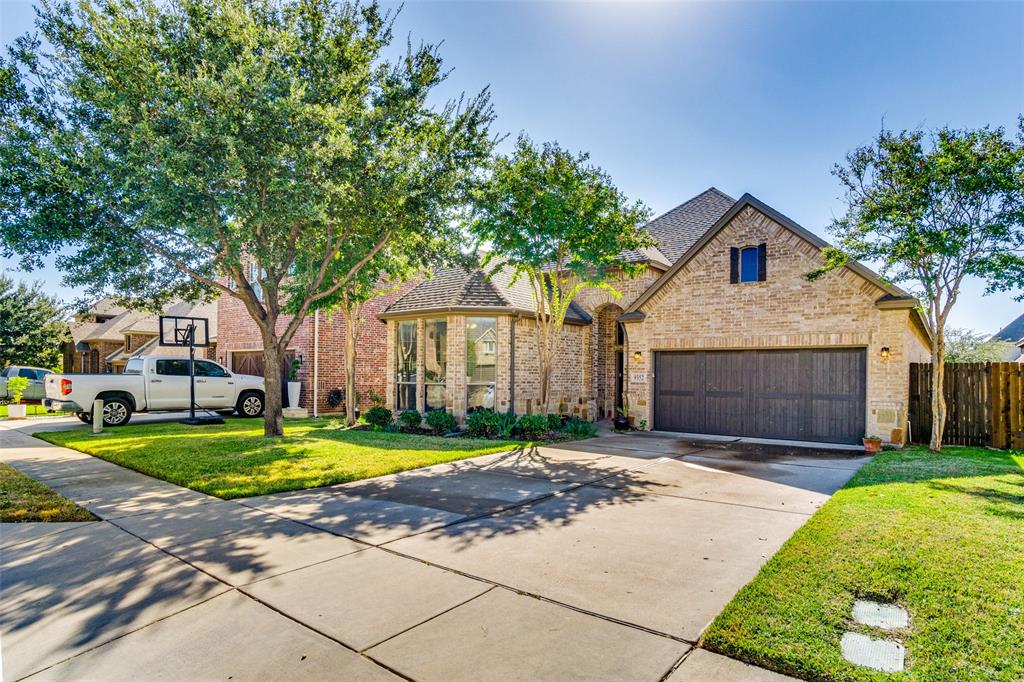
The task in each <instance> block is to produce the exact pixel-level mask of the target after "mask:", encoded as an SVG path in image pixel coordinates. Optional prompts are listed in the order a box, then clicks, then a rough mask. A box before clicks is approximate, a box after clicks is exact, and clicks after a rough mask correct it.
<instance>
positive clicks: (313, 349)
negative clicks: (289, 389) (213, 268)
mask: <svg viewBox="0 0 1024 682" xmlns="http://www.w3.org/2000/svg"><path fill="white" fill-rule="evenodd" d="M415 284H416V282H409V283H406V284H404V285H401V286H398V287H396V288H394V289H393V290H390V291H389V292H388V293H387V294H386V295H384V296H380V297H378V298H375V299H373V300H371V301H369V302H367V303H366V304H365V305H364V306H363V312H362V318H363V323H362V324H361V325H360V330H359V338H358V339H357V340H356V358H357V363H358V365H359V372H358V373H357V376H356V392H357V393H358V394H359V403H358V406H359V408H360V409H363V410H365V409H367V408H368V407H370V406H371V405H372V404H373V400H374V399H375V398H383V396H384V392H385V389H386V379H385V374H384V372H385V361H386V356H385V345H384V344H385V334H386V329H385V325H384V324H382V323H381V322H380V320H378V319H377V315H378V313H380V312H381V311H382V310H384V308H386V307H387V306H389V305H391V303H393V302H394V301H395V300H396V299H398V298H399V297H401V296H402V295H404V294H405V293H406V292H407V291H409V289H411V288H412V287H413V286H415ZM217 309H218V322H219V326H218V338H217V349H218V350H217V357H216V359H217V361H218V362H220V363H221V364H223V365H225V366H226V367H228V368H229V369H230V370H232V371H234V372H238V373H242V374H255V375H258V376H262V375H263V341H262V339H261V338H260V331H259V327H257V326H256V322H255V321H253V319H252V317H251V316H250V315H249V312H248V311H247V310H246V309H245V305H244V304H243V303H242V302H241V301H240V300H238V299H237V298H235V297H233V296H226V295H222V296H221V297H220V298H219V299H218V300H217ZM290 320H291V318H290V317H288V316H285V315H282V316H281V317H280V318H279V319H278V321H277V328H278V331H279V332H283V331H284V329H285V327H286V326H287V325H288V323H289V321H290ZM293 358H295V359H298V360H299V361H300V362H301V363H302V365H301V367H300V369H299V372H298V380H299V381H300V382H301V383H302V392H301V396H300V399H299V406H300V407H305V408H306V409H308V410H310V411H311V412H313V413H315V414H321V413H330V412H339V411H341V409H342V407H343V406H342V405H330V404H329V403H328V399H329V396H330V394H331V391H333V390H335V389H338V390H340V391H342V393H343V392H344V389H345V316H344V315H343V314H342V313H340V312H335V313H332V314H328V313H326V312H322V311H321V312H318V313H314V314H310V315H307V316H306V318H305V319H304V320H303V321H302V324H300V325H299V328H298V330H296V332H295V335H294V336H293V337H292V340H291V343H289V344H288V348H287V351H286V352H285V362H284V363H283V365H284V366H283V367H282V375H283V376H284V377H286V376H287V372H288V369H287V366H288V363H289V362H290V361H291V360H292V359H293ZM314 377H315V379H314ZM314 395H315V396H316V406H315V409H314V405H313V400H314ZM285 405H287V396H285Z"/></svg>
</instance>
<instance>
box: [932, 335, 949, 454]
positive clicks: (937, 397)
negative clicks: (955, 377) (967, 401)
mask: <svg viewBox="0 0 1024 682" xmlns="http://www.w3.org/2000/svg"><path fill="white" fill-rule="evenodd" d="M945 374H946V339H945V337H944V335H943V329H942V327H941V326H939V328H938V329H937V330H936V333H935V344H934V345H933V346H932V440H931V444H930V445H929V448H930V449H931V451H932V452H942V433H943V431H945V428H946V394H945V393H944V392H943V384H944V377H945Z"/></svg>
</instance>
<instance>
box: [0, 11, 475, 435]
mask: <svg viewBox="0 0 1024 682" xmlns="http://www.w3.org/2000/svg"><path fill="white" fill-rule="evenodd" d="M392 22H393V17H392V16H391V15H389V14H387V13H384V12H382V11H381V10H380V9H379V7H378V6H377V4H376V3H370V4H366V5H355V4H350V3H339V2H335V1H334V0H175V1H174V2H163V1H161V0H94V1H92V2H90V1H89V0H82V2H80V3H79V5H78V7H77V9H72V8H71V6H70V5H69V4H66V3H63V2H60V3H58V2H48V1H44V2H43V3H42V5H41V7H40V9H39V12H38V19H37V28H38V34H33V35H28V36H25V37H23V38H20V39H19V40H18V41H16V43H15V44H14V46H13V47H12V48H11V50H10V52H9V56H8V58H7V59H6V60H5V61H4V63H3V64H2V65H0V110H2V114H3V122H2V128H0V230H2V233H0V234H2V243H3V246H4V249H5V251H7V252H8V253H12V252H13V253H18V254H20V255H21V256H22V258H23V261H24V263H25V264H26V265H29V266H32V265H35V264H38V263H39V259H40V258H41V257H42V256H44V255H46V254H51V253H57V254H58V256H57V262H58V264H59V266H60V267H61V268H62V269H63V270H64V271H65V272H66V273H67V274H66V279H67V281H68V282H69V283H71V284H78V285H86V286H88V287H90V288H92V289H93V290H96V291H100V290H103V291H111V292H115V293H116V294H118V295H119V297H120V298H121V299H122V300H124V301H125V302H129V303H132V304H135V305H146V306H150V307H157V306H161V305H162V304H163V303H166V302H167V301H168V300H170V299H172V298H186V299H192V298H196V297H199V296H201V295H204V294H205V295H209V294H210V293H211V292H212V293H217V294H219V295H223V296H232V297H234V298H237V299H239V300H240V301H242V303H243V304H244V305H245V308H246V310H247V311H248V313H249V315H250V316H251V317H252V319H253V320H254V321H255V322H256V324H257V326H258V328H259V333H260V335H261V337H262V342H263V347H264V366H265V379H266V410H267V412H266V419H265V433H266V434H267V435H280V434H281V433H282V431H283V424H282V418H281V390H280V371H279V367H280V363H281V358H282V357H283V353H284V351H285V349H286V347H287V346H288V344H289V342H290V341H291V339H292V337H293V335H294V334H295V332H296V330H297V329H298V327H299V325H300V324H301V322H302V320H303V318H304V317H305V316H306V315H307V314H308V313H309V312H311V311H312V310H313V309H315V308H316V307H318V305H320V304H322V303H323V302H324V301H326V300H327V299H330V298H331V297H336V296H339V295H341V294H343V293H344V292H345V291H346V290H347V288H348V287H350V285H352V283H353V282H355V281H356V280H357V279H358V278H359V277H360V274H361V273H362V272H363V270H364V268H366V267H368V264H370V263H372V262H373V261H374V260H375V259H377V258H378V257H384V256H387V257H394V258H397V259H398V260H399V261H400V262H403V263H413V264H415V265H417V266H423V267H426V266H429V265H431V264H433V263H434V262H435V261H438V260H443V258H444V256H445V255H446V254H449V253H450V252H451V251H452V244H455V243H457V237H458V235H457V228H456V227H455V221H454V220H453V211H454V210H455V209H456V208H457V207H458V206H460V205H462V204H463V202H464V200H465V195H466V192H467V190H468V188H469V187H470V186H471V184H472V182H473V181H474V178H475V176H476V171H477V170H478V168H479V166H480V165H481V164H482V163H483V162H484V161H485V160H486V159H487V158H488V157H489V155H490V152H491V149H492V147H493V140H491V138H490V137H489V134H488V127H489V125H490V123H491V121H492V119H493V113H492V110H491V107H490V104H489V100H488V96H487V93H486V91H485V92H483V93H481V94H479V95H478V96H476V97H473V98H469V99H461V100H459V101H457V102H452V103H449V104H447V105H444V106H441V107H434V106H432V105H431V104H430V103H429V102H428V98H429V97H430V95H431V93H432V92H433V91H434V90H435V88H436V86H437V85H438V84H439V83H441V82H442V81H443V80H444V78H445V76H446V74H447V72H446V71H445V70H444V68H443V67H442V63H441V57H440V55H439V54H438V51H437V49H436V48H435V47H434V46H432V45H420V46H418V47H413V46H412V45H411V43H410V46H409V47H408V48H407V49H406V51H405V53H404V56H400V57H399V58H398V59H395V60H393V61H388V60H387V59H386V58H385V54H384V52H385V50H386V49H387V47H388V45H389V44H390V43H391V40H392Z"/></svg>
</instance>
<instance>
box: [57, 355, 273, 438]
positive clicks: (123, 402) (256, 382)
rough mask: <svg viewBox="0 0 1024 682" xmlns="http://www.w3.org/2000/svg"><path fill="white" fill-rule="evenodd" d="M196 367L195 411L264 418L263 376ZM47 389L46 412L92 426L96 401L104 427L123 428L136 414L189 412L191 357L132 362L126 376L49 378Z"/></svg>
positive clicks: (204, 364)
mask: <svg viewBox="0 0 1024 682" xmlns="http://www.w3.org/2000/svg"><path fill="white" fill-rule="evenodd" d="M195 363H196V366H195V376H196V407H199V408H205V409H208V410H215V411H235V412H237V413H238V414H239V415H240V416H242V417H259V416H260V415H262V414H263V404H264V400H263V396H264V391H263V377H256V376H250V375H248V374H232V373H231V372H229V371H228V370H226V369H224V368H223V367H221V366H220V365H218V364H217V363H216V362H212V361H210V360H196V361H195ZM45 390H46V397H45V398H43V406H44V407H45V408H46V409H47V410H50V411H64V412H74V413H76V414H77V415H78V418H79V419H81V420H82V421H84V422H87V423H88V422H91V421H92V404H93V401H94V400H96V399H97V398H100V399H102V400H103V424H104V426H121V425H122V424H127V423H128V420H129V419H131V417H132V413H133V412H159V411H171V410H187V409H188V408H189V404H188V403H189V375H188V358H182V357H166V356H165V357H160V356H147V357H141V358H132V359H130V360H129V361H128V362H127V364H126V365H125V368H124V373H123V374H50V375H47V376H46V378H45Z"/></svg>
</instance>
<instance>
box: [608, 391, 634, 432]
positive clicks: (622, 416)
mask: <svg viewBox="0 0 1024 682" xmlns="http://www.w3.org/2000/svg"><path fill="white" fill-rule="evenodd" d="M616 411H617V412H618V414H617V415H616V416H615V420H614V421H613V422H612V426H613V428H614V429H615V430H616V431H629V428H630V421H629V396H628V395H626V394H625V393H623V394H622V407H620V408H619V409H618V410H616Z"/></svg>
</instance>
